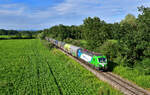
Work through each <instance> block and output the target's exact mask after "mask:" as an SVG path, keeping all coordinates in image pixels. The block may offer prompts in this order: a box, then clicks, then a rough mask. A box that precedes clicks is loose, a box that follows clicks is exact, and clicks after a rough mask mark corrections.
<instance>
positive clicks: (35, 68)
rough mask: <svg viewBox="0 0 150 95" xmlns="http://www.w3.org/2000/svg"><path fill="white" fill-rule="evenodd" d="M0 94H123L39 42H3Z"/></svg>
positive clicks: (35, 40) (1, 48)
mask: <svg viewBox="0 0 150 95" xmlns="http://www.w3.org/2000/svg"><path fill="white" fill-rule="evenodd" d="M0 56H1V57H0V73H1V74H0V95H25V94H32V95H35V94H38V95H41V94H42V95H50V94H51V95H60V94H85V95H97V94H100V95H121V94H122V93H120V92H119V91H117V90H115V89H113V88H112V87H111V86H110V85H109V84H107V83H104V82H102V81H100V80H99V79H98V78H96V77H95V76H94V75H93V74H92V73H91V72H89V71H88V70H86V69H85V68H83V67H82V66H81V65H80V64H78V63H77V62H76V61H74V60H73V59H70V58H69V57H68V56H66V55H64V54H63V53H62V52H61V51H59V50H57V49H50V50H49V49H48V48H46V47H45V46H44V45H42V43H41V41H40V40H38V39H30V40H1V41H0Z"/></svg>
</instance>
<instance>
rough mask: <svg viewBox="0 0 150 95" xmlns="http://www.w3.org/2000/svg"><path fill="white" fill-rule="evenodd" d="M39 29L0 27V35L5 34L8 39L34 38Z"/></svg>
mask: <svg viewBox="0 0 150 95" xmlns="http://www.w3.org/2000/svg"><path fill="white" fill-rule="evenodd" d="M39 32H40V31H18V30H5V29H0V36H2V35H3V36H5V35H7V36H8V37H9V38H10V39H22V38H28V39H31V38H35V37H36V35H37V34H38V33H39Z"/></svg>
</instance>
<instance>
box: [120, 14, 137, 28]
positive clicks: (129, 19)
mask: <svg viewBox="0 0 150 95" xmlns="http://www.w3.org/2000/svg"><path fill="white" fill-rule="evenodd" d="M125 23H127V24H130V25H132V26H135V25H136V17H135V16H134V15H132V14H128V15H126V17H125V19H124V20H122V21H121V22H120V24H121V25H123V24H125Z"/></svg>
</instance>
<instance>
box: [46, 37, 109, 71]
mask: <svg viewBox="0 0 150 95" xmlns="http://www.w3.org/2000/svg"><path fill="white" fill-rule="evenodd" d="M45 39H46V40H47V41H48V42H50V43H52V44H54V45H55V46H57V47H59V48H60V49H62V50H64V51H65V52H67V53H69V54H71V55H72V56H74V57H76V58H78V59H80V60H83V61H85V62H86V63H88V64H89V65H92V66H93V67H94V68H96V69H98V70H107V68H108V66H107V65H108V64H107V58H106V56H104V55H102V54H98V53H95V52H91V51H88V50H86V49H83V48H81V47H77V46H74V45H71V44H67V43H65V42H62V41H58V40H55V39H52V38H48V37H46V38H45Z"/></svg>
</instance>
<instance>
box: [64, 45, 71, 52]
mask: <svg viewBox="0 0 150 95" xmlns="http://www.w3.org/2000/svg"><path fill="white" fill-rule="evenodd" d="M70 47H71V45H70V44H65V45H64V50H65V51H68V52H69V53H70Z"/></svg>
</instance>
